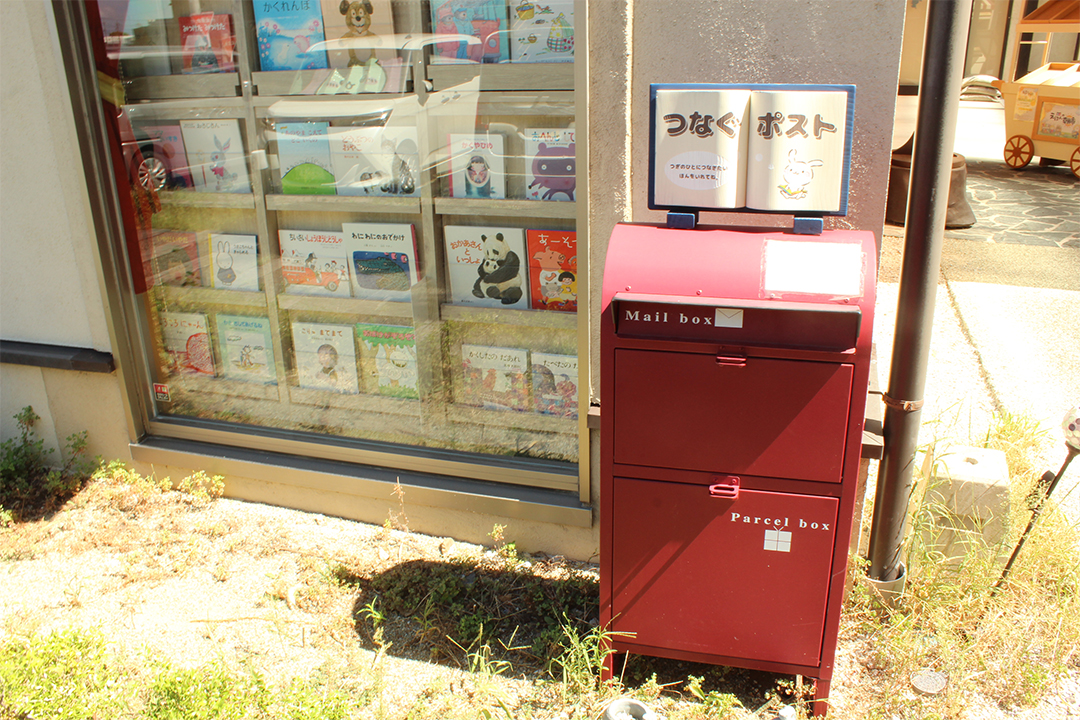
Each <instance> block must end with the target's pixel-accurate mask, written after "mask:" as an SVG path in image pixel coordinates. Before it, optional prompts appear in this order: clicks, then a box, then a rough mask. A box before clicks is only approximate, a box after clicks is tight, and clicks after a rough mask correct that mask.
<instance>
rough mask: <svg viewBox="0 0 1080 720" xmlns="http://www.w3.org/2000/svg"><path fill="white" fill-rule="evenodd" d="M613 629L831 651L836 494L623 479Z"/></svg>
mask: <svg viewBox="0 0 1080 720" xmlns="http://www.w3.org/2000/svg"><path fill="white" fill-rule="evenodd" d="M613 502H614V507H613V513H612V518H611V523H612V533H613V540H612V551H611V555H612V571H611V576H612V580H611V582H612V603H613V605H612V616H613V618H614V620H613V621H612V630H613V631H615V632H626V633H634V638H633V640H632V642H634V643H635V644H636V645H645V646H651V647H663V648H671V649H675V650H682V651H686V652H693V653H701V654H703V655H722V656H728V657H739V658H747V659H753V660H763V661H766V662H776V663H786V664H792V665H809V666H816V665H818V664H819V663H820V660H821V646H822V640H823V638H824V632H825V613H826V605H827V601H828V593H829V582H830V578H831V574H832V573H831V570H832V559H833V549H834V544H835V543H834V540H835V537H836V519H837V513H838V508H839V501H838V500H837V499H836V498H830V497H822V496H813V495H799V494H790V493H773V492H761V491H753V490H741V491H740V492H739V495H738V497H737V498H735V499H730V498H728V499H725V498H718V497H712V496H711V495H710V493H709V488H708V487H705V486H702V485H689V484H684V483H669V482H658V481H653V480H639V479H634V478H622V477H617V478H615V479H614V501H613Z"/></svg>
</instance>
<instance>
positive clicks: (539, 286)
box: [525, 230, 578, 312]
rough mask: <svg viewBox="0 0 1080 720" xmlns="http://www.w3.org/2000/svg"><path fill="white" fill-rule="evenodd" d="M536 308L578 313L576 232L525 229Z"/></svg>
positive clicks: (531, 287)
mask: <svg viewBox="0 0 1080 720" xmlns="http://www.w3.org/2000/svg"><path fill="white" fill-rule="evenodd" d="M525 240H526V245H527V246H528V257H529V284H530V290H531V295H532V309H533V310H559V311H561V312H577V274H578V267H577V233H576V232H574V231H573V230H526V231H525Z"/></svg>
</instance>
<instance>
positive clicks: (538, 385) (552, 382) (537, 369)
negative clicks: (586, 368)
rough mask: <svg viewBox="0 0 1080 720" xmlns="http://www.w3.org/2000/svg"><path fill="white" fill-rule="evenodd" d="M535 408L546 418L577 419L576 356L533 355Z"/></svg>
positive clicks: (533, 396)
mask: <svg viewBox="0 0 1080 720" xmlns="http://www.w3.org/2000/svg"><path fill="white" fill-rule="evenodd" d="M529 360H530V362H531V363H532V398H533V407H534V408H535V409H536V411H537V412H541V413H544V414H545V415H558V416H560V417H568V418H576V417H577V416H578V407H577V406H578V388H577V386H578V371H577V357H575V356H573V355H553V354H551V353H540V352H531V353H529Z"/></svg>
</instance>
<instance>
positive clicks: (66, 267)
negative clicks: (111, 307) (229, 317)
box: [0, 0, 128, 457]
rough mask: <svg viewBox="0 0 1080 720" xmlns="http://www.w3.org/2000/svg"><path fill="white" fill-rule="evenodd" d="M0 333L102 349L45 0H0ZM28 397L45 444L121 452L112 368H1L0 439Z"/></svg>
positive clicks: (81, 192)
mask: <svg viewBox="0 0 1080 720" xmlns="http://www.w3.org/2000/svg"><path fill="white" fill-rule="evenodd" d="M0 28H3V40H4V41H3V42H2V43H0V63H2V65H0V67H3V68H4V70H3V72H0V113H2V114H3V122H2V123H0V228H2V246H0V258H2V262H0V338H3V339H4V340H21V341H26V342H36V343H52V344H57V345H73V346H78V347H86V348H94V349H95V350H103V351H106V352H109V351H111V348H110V341H109V329H108V323H107V322H106V318H105V308H104V304H103V302H102V295H101V290H100V285H99V283H98V260H97V251H96V242H97V239H96V236H95V234H94V229H93V226H92V221H91V214H90V208H89V202H88V200H87V194H86V184H85V181H84V179H83V171H82V162H81V160H80V157H81V156H80V153H79V147H78V143H77V140H76V133H75V119H74V117H73V116H72V110H71V102H70V99H69V97H68V90H67V75H66V73H65V72H64V69H63V67H62V65H61V58H60V45H59V42H58V40H57V36H56V29H55V24H54V22H53V19H52V8H51V6H50V5H49V4H48V3H47V2H46V1H45V0H17V1H14V0H9V1H8V2H0ZM26 405H32V406H33V407H34V411H35V412H36V413H37V414H38V415H40V416H42V418H43V420H42V422H41V423H40V425H39V430H40V432H39V436H40V437H43V438H45V440H46V442H47V444H48V445H49V446H50V447H54V448H56V447H62V445H63V439H64V438H66V437H67V436H68V435H70V434H71V433H73V432H77V431H79V430H90V431H91V433H90V449H91V452H92V453H93V454H102V455H104V456H106V457H119V456H121V455H126V453H127V443H128V437H127V430H126V428H127V423H126V422H125V420H124V414H123V409H122V406H121V404H120V391H119V385H118V383H117V380H116V377H115V375H95V374H93V373H72V372H66V371H59V370H41V369H37V368H28V367H16V366H11V365H2V366H0V436H2V437H3V438H5V439H7V438H9V437H12V436H14V435H16V434H17V426H16V423H15V421H14V420H13V419H12V415H14V414H15V413H16V412H17V411H18V410H20V409H21V408H23V407H24V406H26Z"/></svg>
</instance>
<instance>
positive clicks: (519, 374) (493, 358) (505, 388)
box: [459, 345, 530, 410]
mask: <svg viewBox="0 0 1080 720" xmlns="http://www.w3.org/2000/svg"><path fill="white" fill-rule="evenodd" d="M528 354H529V353H528V351H527V350H525V349H523V348H506V347H493V346H490V345H462V346H461V367H462V385H461V395H460V396H459V398H460V401H461V403H462V404H464V405H473V406H476V407H482V408H484V409H485V410H528V409H529V408H530V404H529V379H528V375H527V374H526V373H527V371H528Z"/></svg>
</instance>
